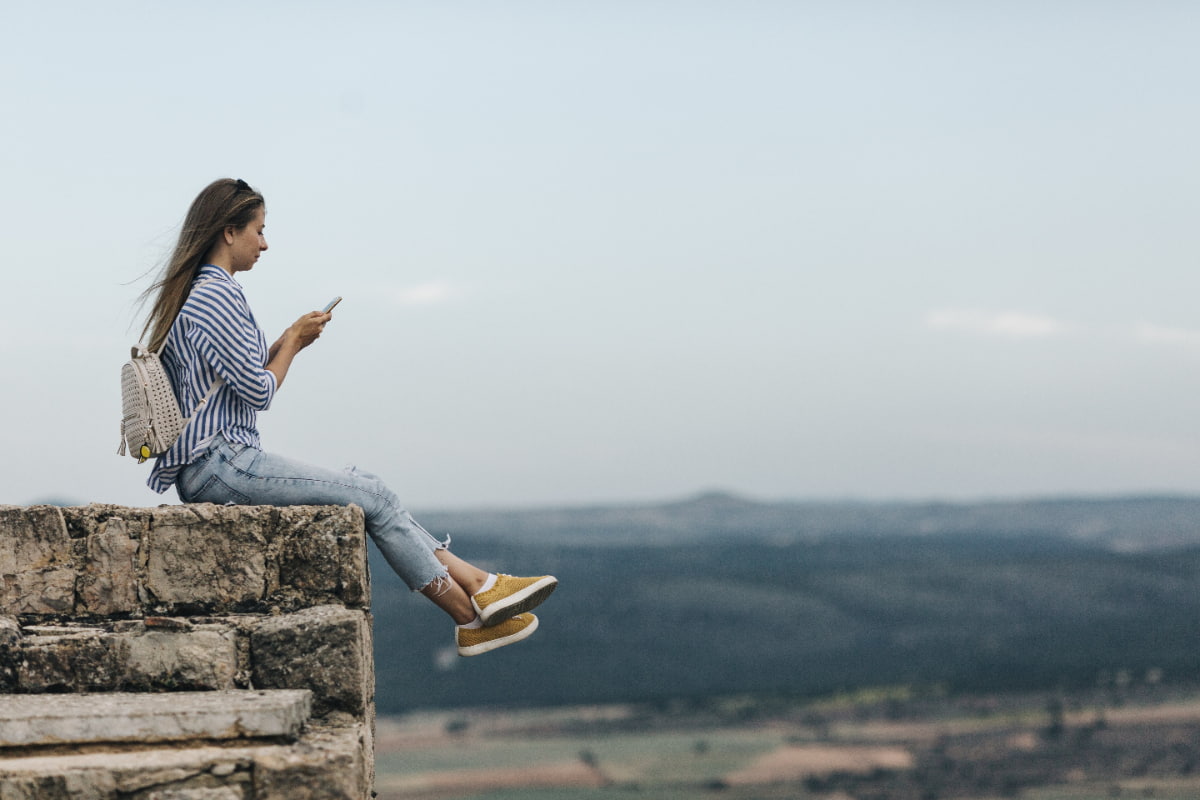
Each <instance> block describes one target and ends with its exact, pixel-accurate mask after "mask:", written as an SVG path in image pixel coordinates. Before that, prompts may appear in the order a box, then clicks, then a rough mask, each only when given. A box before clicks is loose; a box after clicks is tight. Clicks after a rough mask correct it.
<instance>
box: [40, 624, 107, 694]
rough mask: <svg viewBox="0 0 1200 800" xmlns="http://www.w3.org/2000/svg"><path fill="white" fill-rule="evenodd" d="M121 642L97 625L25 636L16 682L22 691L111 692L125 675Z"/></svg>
mask: <svg viewBox="0 0 1200 800" xmlns="http://www.w3.org/2000/svg"><path fill="white" fill-rule="evenodd" d="M122 644H124V641H123V640H114V638H113V637H111V636H108V635H107V634H106V632H105V631H103V630H101V629H99V628H87V629H67V628H64V629H62V633H60V634H57V635H55V634H42V635H34V636H26V637H25V639H24V640H23V641H22V643H21V661H20V664H19V666H18V668H17V685H18V687H19V688H20V690H21V691H24V692H87V691H105V690H110V691H111V690H113V689H116V688H117V687H118V686H120V684H121V679H122V677H123V676H124V674H125V662H126V661H127V654H126V653H125V652H123V650H122V648H121V645H122Z"/></svg>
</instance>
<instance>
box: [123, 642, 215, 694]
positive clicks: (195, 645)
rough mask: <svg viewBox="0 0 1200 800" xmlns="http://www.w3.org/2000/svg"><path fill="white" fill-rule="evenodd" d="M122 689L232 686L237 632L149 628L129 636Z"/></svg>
mask: <svg viewBox="0 0 1200 800" xmlns="http://www.w3.org/2000/svg"><path fill="white" fill-rule="evenodd" d="M127 641H128V653H129V655H128V662H127V669H126V675H125V680H124V683H123V686H122V688H125V689H232V688H233V687H234V678H235V676H236V675H237V668H238V663H237V662H238V659H237V635H236V633H235V632H234V631H231V630H225V631H220V630H192V631H151V630H148V631H146V632H145V633H143V634H142V635H140V636H138V635H131V636H128V637H127Z"/></svg>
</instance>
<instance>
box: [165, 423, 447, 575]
mask: <svg viewBox="0 0 1200 800" xmlns="http://www.w3.org/2000/svg"><path fill="white" fill-rule="evenodd" d="M175 488H176V490H177V491H178V492H179V499H181V500H182V501H183V502H185V503H219V504H223V505H228V504H233V505H270V506H346V505H350V504H351V503H354V504H355V505H358V506H361V507H362V510H363V512H364V513H365V515H366V521H367V533H368V534H370V536H371V538H372V539H373V540H374V541H375V544H376V545H377V546H378V547H379V550H380V552H381V553H383V557H384V558H386V559H387V562H388V564H390V565H391V567H392V569H394V570H396V574H397V575H399V576H400V578H401V579H402V580H403V581H404V582H405V583H406V584H407V585H408V588H410V589H412V590H414V591H417V590H420V589H423V588H425V587H426V586H429V585H430V584H434V583H439V582H440V581H442V580H444V579H445V578H446V577H447V576H448V575H449V572H448V571H447V569H446V567H445V566H444V565H443V564H442V562H440V561H438V559H437V556H436V555H435V553H436V551H437V550H441V549H445V548H446V547H448V546H449V544H450V540H449V539H447V540H446V541H445V542H439V541H438V540H437V539H435V538H433V536H431V535H430V534H429V532H428V531H426V530H425V529H424V528H422V527H421V526H420V525H419V524H418V523H417V521H416V520H414V519H413V518H412V515H411V514H409V513H408V512H407V511H406V510H405V509H404V508H403V506H401V505H400V500H399V498H397V497H396V495H395V493H394V492H392V490H391V489H388V488H387V486H385V485H384V484H383V481H381V480H379V478H377V477H375V476H374V475H371V474H368V473H366V472H361V471H359V470H358V469H357V468H355V467H348V468H346V469H345V470H340V471H339V470H331V469H323V468H321V467H313V466H309V465H308V464H303V463H301V462H298V461H293V460H291V459H288V458H283V457H281V456H277V455H272V454H271V453H264V452H263V451H262V450H256V449H254V448H253V447H247V446H246V445H244V444H233V443H231V442H228V441H226V440H225V437H224V436H221V435H220V434H217V435H216V436H215V437H214V438H213V440H212V442H211V443H210V444H209V446H208V448H207V449H206V450H205V451H204V453H203V455H201V456H200V457H199V458H198V459H196V460H195V461H193V462H192V463H191V464H188V465H187V466H185V467H184V468H183V469H182V470H181V471H180V473H179V477H178V478H177V479H176V481H175ZM439 585H440V583H439Z"/></svg>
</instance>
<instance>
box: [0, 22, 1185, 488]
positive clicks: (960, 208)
mask: <svg viewBox="0 0 1200 800" xmlns="http://www.w3.org/2000/svg"><path fill="white" fill-rule="evenodd" d="M1198 34H1200V5H1197V4H1195V3H1192V2H1170V1H1167V0H1164V1H1162V2H1157V1H1155V2H1144V0H1143V1H1142V2H1133V1H1130V2H1112V1H1106V0H1091V1H1089V2H1070V1H1064V2H1055V1H1053V0H1051V2H1045V1H1044V0H1043V1H1041V2H1023V1H1022V0H1016V1H1015V2H1007V3H983V2H958V1H955V2H951V1H950V0H946V1H945V2H930V1H926V2H858V1H856V0H849V1H848V2H801V1H799V0H797V1H795V2H756V1H755V0H744V1H742V2H732V1H731V2H703V1H702V0H698V1H697V2H669V1H664V2H653V1H648V2H632V1H630V2H624V1H623V0H608V1H607V2H561V1H560V2H523V1H521V0H515V1H514V2H469V1H467V2H362V1H360V0H343V1H342V2H338V3H315V2H289V3H283V2H269V1H267V2H257V3H226V2H208V3H204V4H182V3H158V2H122V1H121V0H114V1H112V2H106V3H103V4H98V3H91V2H58V3H39V2H8V3H6V4H5V5H4V7H3V10H0V143H2V145H3V146H2V147H0V218H2V219H3V224H2V225H0V242H2V244H3V252H4V255H5V257H6V259H5V260H6V262H7V263H6V264H5V266H4V267H3V268H2V270H3V273H2V274H3V276H4V277H3V294H2V296H3V298H4V301H5V302H4V309H3V311H2V312H0V364H2V365H3V379H2V380H3V383H4V389H3V391H2V392H0V411H2V412H3V419H4V420H5V422H6V424H4V425H3V426H0V448H2V452H3V454H4V455H3V458H2V459H0V475H2V476H3V478H4V479H3V480H2V481H0V503H12V504H29V503H34V502H40V501H45V500H59V501H67V502H72V503H87V502H106V503H119V504H127V505H156V504H159V503H176V502H178V498H177V497H176V496H175V494H174V493H173V492H169V493H167V494H165V495H157V494H155V493H154V492H152V491H150V490H149V489H148V488H146V487H145V480H146V477H147V475H148V472H149V465H148V464H144V465H138V464H136V462H135V461H134V460H133V459H130V458H128V457H126V458H120V457H118V456H117V455H116V450H117V445H118V443H119V426H120V423H119V420H120V396H119V394H120V393H119V388H118V387H119V372H120V367H121V364H122V363H123V362H124V361H125V360H126V359H127V358H128V353H129V347H130V346H131V345H133V344H134V343H136V342H137V341H138V339H139V337H140V333H141V322H142V319H143V318H142V317H141V316H140V314H139V312H138V307H137V303H136V301H137V297H138V295H139V293H140V292H141V291H142V290H144V289H145V288H146V287H147V286H148V285H149V283H150V281H151V280H152V277H153V275H154V274H155V273H156V271H157V269H158V268H159V267H160V266H161V264H162V262H163V259H164V258H165V257H166V256H167V255H168V253H169V251H170V248H171V246H172V245H173V243H174V238H175V236H177V234H178V226H179V223H180V222H181V220H182V218H183V215H184V213H185V212H186V209H187V206H188V205H189V204H190V203H191V201H192V199H193V198H194V197H195V195H196V194H197V193H198V192H199V190H200V189H201V188H203V187H204V186H205V185H206V184H208V183H209V182H210V181H212V180H213V179H215V178H219V177H235V178H242V179H244V180H246V181H248V182H249V183H251V184H252V185H253V186H255V187H256V188H258V189H260V190H261V191H262V192H263V193H264V195H265V196H266V200H267V209H268V212H267V227H266V235H267V240H268V242H269V244H270V250H269V251H268V252H267V253H266V254H264V256H263V258H262V259H261V260H260V261H259V263H258V265H257V266H256V267H255V268H254V270H253V271H252V272H250V273H243V274H242V275H240V276H239V279H240V281H241V283H242V284H243V286H244V287H245V290H246V293H247V295H248V297H249V299H250V302H251V305H252V306H253V308H254V310H255V313H256V315H257V318H258V320H259V322H260V323H261V324H262V325H263V327H264V329H265V330H266V332H267V335H268V339H270V340H272V341H273V340H274V339H275V338H277V337H278V336H279V334H281V333H282V331H283V330H284V328H286V327H287V326H288V325H289V324H290V323H291V322H292V321H293V320H294V319H296V318H297V317H299V316H300V315H301V314H303V313H305V312H307V311H310V310H312V309H315V308H319V307H320V306H322V305H324V303H325V302H326V301H328V300H329V299H330V298H331V297H333V296H334V295H341V296H343V297H344V298H345V299H344V301H343V302H342V304H341V306H339V308H338V310H337V312H336V313H335V316H334V319H333V321H332V322H331V323H330V325H329V326H328V328H327V329H326V332H325V334H324V336H323V337H322V338H321V339H320V340H319V341H318V342H317V343H316V344H314V345H313V346H312V347H310V348H309V349H307V350H305V351H304V352H303V353H301V355H300V356H299V357H298V359H297V361H296V363H295V364H294V365H293V367H292V370H291V372H290V373H289V374H288V377H287V380H286V383H285V384H284V386H283V388H282V389H281V391H280V393H279V394H278V395H277V396H276V398H275V401H274V403H273V406H272V408H271V409H270V410H268V411H267V412H265V413H264V414H262V415H260V417H259V427H260V430H261V432H262V436H263V442H264V446H265V447H266V448H267V449H269V450H272V451H275V452H278V453H281V454H284V455H290V456H293V457H295V458H299V459H302V460H305V461H309V462H312V463H317V464H323V465H326V466H343V465H348V464H356V465H358V466H359V467H360V468H362V469H365V470H368V471H370V472H374V473H376V474H378V475H380V476H381V477H383V478H384V479H385V480H386V481H387V482H388V483H389V484H390V485H391V486H392V487H393V488H394V489H395V490H396V491H397V493H398V494H399V495H400V496H401V498H402V499H403V500H404V502H405V503H406V505H407V506H408V507H409V508H412V509H414V510H420V509H449V508H471V507H525V506H542V505H579V504H593V503H608V502H653V501H657V500H664V499H674V498H679V497H684V496H688V495H691V494H694V493H696V492H700V491H707V490H725V491H731V492H736V493H740V494H744V495H747V496H750V497H754V498H760V499H851V498H852V499H867V500H869V499H881V500H883V499H889V500H890V499H912V500H927V499H940V500H968V499H980V498H1004V497H1028V496H1046V495H1059V494H1087V495H1107V494H1124V493H1135V492H1172V493H1174V492H1181V493H1192V492H1197V491H1200V419H1198V418H1197V415H1196V413H1195V409H1196V407H1197V397H1198V396H1200V315H1198V314H1197V312H1196V298H1197V296H1198V294H1200V291H1198V290H1200V270H1198V269H1197V260H1198V256H1200V235H1198V228H1197V225H1196V224H1195V222H1194V219H1195V216H1196V211H1197V205H1196V203H1197V198H1198V197H1200V160H1198V156H1197V153H1198V148H1197V143H1198V142H1200V103H1198V102H1197V96H1198V94H1197V89H1198V88H1200V87H1198V79H1200V48H1197V47H1196V46H1195V42H1196V41H1197V36H1198Z"/></svg>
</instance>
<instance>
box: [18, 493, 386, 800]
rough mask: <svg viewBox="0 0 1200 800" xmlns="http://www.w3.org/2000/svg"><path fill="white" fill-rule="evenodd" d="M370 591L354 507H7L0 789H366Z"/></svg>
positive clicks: (112, 794) (207, 797) (160, 796)
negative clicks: (266, 710)
mask: <svg viewBox="0 0 1200 800" xmlns="http://www.w3.org/2000/svg"><path fill="white" fill-rule="evenodd" d="M369 603H370V583H369V576H368V572H367V559H366V545H365V536H364V530H363V519H362V512H361V510H359V509H358V508H356V507H353V506H351V507H349V508H340V507H292V508H274V507H266V506H262V507H255V506H213V505H204V504H201V505H186V506H162V507H159V508H154V509H146V508H124V507H120V506H110V505H90V506H86V507H80V508H57V507H53V506H32V507H15V506H0V800H18V799H20V800H25V798H30V800H32V799H33V798H37V799H38V800H58V798H63V800H66V798H72V800H75V799H76V798H96V800H118V799H120V800H126V799H128V800H303V799H304V798H310V797H311V798H330V799H334V800H336V799H338V798H353V799H354V800H359V799H360V798H364V797H369V796H370V795H371V791H370V789H371V783H372V777H373V763H374V755H373V729H374V685H375V680H374V669H373V659H372V645H371V617H370V613H369ZM96 693H103V694H102V696H99V697H98V696H97V694H96ZM163 693H172V694H171V695H170V696H169V697H168V698H167V702H166V703H165V704H164V694H163ZM264 707H266V708H270V709H272V711H271V713H269V714H265V715H264V714H263V713H262V711H261V710H262V709H263V708H264ZM97 709H99V710H100V711H99V716H96V714H97V711H96V710H97ZM105 709H107V710H105ZM180 709H187V711H186V712H185V711H181V710H180ZM256 709H257V711H256ZM181 718H186V719H187V720H191V721H192V722H194V723H195V724H190V725H181V724H180V722H179V720H180V719H181ZM64 720H66V721H65V722H64ZM268 720H288V721H289V722H288V723H287V724H282V723H278V722H276V721H270V722H268ZM297 720H299V721H298V722H297Z"/></svg>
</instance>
